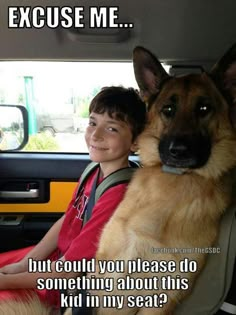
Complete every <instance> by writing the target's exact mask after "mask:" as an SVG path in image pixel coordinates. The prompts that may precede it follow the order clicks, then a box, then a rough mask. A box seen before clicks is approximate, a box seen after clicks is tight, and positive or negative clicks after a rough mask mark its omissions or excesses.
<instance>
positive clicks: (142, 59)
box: [133, 46, 169, 103]
mask: <svg viewBox="0 0 236 315" xmlns="http://www.w3.org/2000/svg"><path fill="white" fill-rule="evenodd" d="M133 66H134V74H135V78H136V81H137V84H138V86H139V89H140V95H141V97H142V99H143V100H144V101H145V102H147V103H149V101H150V99H151V97H152V96H153V95H156V94H157V93H158V92H159V89H160V84H161V82H162V80H163V79H165V78H167V77H169V75H168V74H167V73H166V71H165V69H164V68H163V67H162V65H161V63H160V62H159V60H158V59H157V58H156V57H155V56H154V55H153V54H152V53H151V52H150V51H148V50H147V49H145V48H143V47H140V46H138V47H136V48H135V49H134V51H133Z"/></svg>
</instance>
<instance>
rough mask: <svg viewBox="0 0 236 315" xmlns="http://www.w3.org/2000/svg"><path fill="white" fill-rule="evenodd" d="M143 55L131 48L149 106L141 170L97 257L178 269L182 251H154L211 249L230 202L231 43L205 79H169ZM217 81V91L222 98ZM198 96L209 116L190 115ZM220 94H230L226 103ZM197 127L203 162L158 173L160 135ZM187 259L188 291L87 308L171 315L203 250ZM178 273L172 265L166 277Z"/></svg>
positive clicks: (234, 92)
mask: <svg viewBox="0 0 236 315" xmlns="http://www.w3.org/2000/svg"><path fill="white" fill-rule="evenodd" d="M150 55H151V54H150V53H149V52H147V51H145V49H142V48H137V49H136V50H135V52H134V68H135V73H136V79H137V82H138V84H139V87H140V90H141V94H142V96H143V98H144V99H146V101H147V102H148V103H149V112H148V123H147V126H146V128H145V131H144V132H143V134H142V135H141V137H140V141H139V145H140V157H141V161H142V164H143V168H141V169H139V170H138V171H137V172H136V174H135V176H134V178H133V179H132V182H131V184H130V185H129V188H128V191H127V193H126V196H125V198H124V200H123V201H122V202H121V203H120V205H119V207H118V209H117V210H116V211H115V214H114V215H113V217H112V218H111V220H110V221H109V222H108V224H107V225H106V227H105V229H104V231H103V233H102V236H101V240H100V244H99V248H98V252H97V256H96V259H97V260H113V261H114V260H124V261H126V262H127V261H128V260H136V259H137V258H141V259H142V260H147V261H149V262H151V261H154V260H157V261H162V260H165V261H170V260H174V261H175V262H176V266H177V267H178V263H179V261H180V260H181V259H184V258H185V257H186V254H181V253H161V252H159V253H158V252H157V251H155V250H153V249H158V248H167V249H171V248H172V249H173V248H179V249H181V248H184V249H186V248H198V249H203V248H206V247H211V246H213V244H214V242H215V240H216V237H217V233H218V227H219V222H220V218H221V215H222V213H223V212H224V210H225V209H226V208H227V206H228V205H229V204H230V200H231V188H232V187H231V186H232V184H231V180H230V178H229V177H230V176H228V173H229V171H230V170H231V169H232V168H233V167H234V166H235V165H236V130H235V126H234V124H235V121H234V120H233V118H232V117H233V116H234V113H233V111H234V109H233V106H235V105H236V104H234V103H235V101H236V89H235V86H234V85H235V78H236V67H235V62H236V46H234V47H233V48H232V49H231V50H230V51H229V52H228V53H227V54H226V55H225V56H224V57H223V59H222V60H223V61H220V63H219V64H218V65H217V66H215V68H214V69H213V71H212V74H211V76H212V78H210V76H208V75H207V74H205V73H203V74H199V75H188V76H183V77H180V78H174V79H173V78H172V79H170V80H169V77H168V76H167V74H166V73H165V72H164V70H162V69H161V65H160V64H159V62H158V61H157V60H156V59H155V57H154V56H153V55H151V56H150ZM148 59H149V60H148ZM153 64H154V65H153ZM158 71H159V72H158ZM167 78H168V80H167ZM164 80H165V82H164ZM163 82H164V83H163ZM162 83H163V87H162V86H161V84H162ZM216 86H219V88H220V89H222V93H224V95H225V97H223V96H222V93H221V92H219V90H218V89H217V88H216ZM172 95H177V97H178V100H179V103H180V104H181V106H180V108H179V112H178V115H176V116H175V117H174V118H173V119H172V120H171V121H170V119H167V118H166V117H163V115H162V113H161V108H162V106H163V104H164V105H165V104H166V102H167V103H168V100H170V99H171V96H172ZM202 96H204V97H205V96H207V98H208V100H209V102H210V104H211V106H212V107H213V108H211V110H212V113H211V114H209V115H206V117H204V119H195V116H196V113H195V107H196V99H198V97H202ZM226 99H227V100H229V99H230V101H231V104H228V102H226ZM196 130H207V132H208V134H209V135H210V139H211V146H212V147H211V154H210V156H209V159H208V160H207V162H206V163H205V165H203V166H201V167H199V168H186V169H184V170H183V171H184V173H183V174H182V175H176V174H173V173H167V172H163V170H162V160H161V158H160V156H159V151H158V145H159V142H160V139H161V138H162V137H163V135H168V134H170V135H175V134H183V135H186V134H192V133H193V132H195V131H196ZM187 258H188V259H189V260H195V261H197V264H198V270H197V272H196V273H190V272H188V273H186V274H184V277H186V278H188V280H189V289H188V290H164V292H165V293H167V294H168V302H167V303H166V304H165V305H164V306H163V308H145V307H143V308H140V309H138V308H137V307H135V308H128V307H127V306H126V305H124V307H123V308H122V309H121V310H117V309H112V310H111V309H110V308H102V307H101V308H100V309H98V310H95V311H94V312H95V313H96V314H99V315H105V314H107V315H108V314H114V315H115V314H122V315H128V314H129V315H131V314H139V315H144V314H145V315H152V314H153V315H159V314H162V315H164V314H173V312H174V309H175V307H176V305H177V304H178V303H180V302H181V301H182V299H183V298H184V297H185V296H186V295H187V294H189V292H190V291H191V288H192V286H193V283H194V281H195V279H196V276H197V273H199V272H200V271H201V270H202V268H203V266H204V263H205V261H206V255H205V254H202V253H198V252H197V251H193V252H192V253H189V254H187ZM167 274H170V273H169V272H167V273H164V274H158V273H157V274H153V273H151V272H150V273H134V274H132V275H131V276H132V277H134V278H148V277H153V276H154V275H155V276H158V277H161V276H165V275H167ZM178 274H180V272H179V270H178V268H177V270H176V272H175V273H172V274H171V276H172V277H175V276H177V275H178ZM97 276H98V277H103V278H106V277H114V279H115V281H114V282H115V283H116V279H118V278H119V277H125V276H126V274H118V273H112V274H110V273H109V272H106V273H105V274H98V273H97ZM161 291H163V290H160V292H161ZM160 292H157V291H156V290H148V291H145V290H122V291H120V290H118V289H117V287H116V286H115V290H114V291H112V292H111V293H109V292H101V291H98V292H96V293H95V294H98V295H100V296H101V301H102V295H112V296H115V295H124V296H125V297H127V296H129V295H135V296H137V295H141V296H144V297H145V296H147V295H149V296H150V295H152V294H158V293H160ZM92 293H94V292H92Z"/></svg>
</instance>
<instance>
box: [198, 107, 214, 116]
mask: <svg viewBox="0 0 236 315" xmlns="http://www.w3.org/2000/svg"><path fill="white" fill-rule="evenodd" d="M211 111H212V106H211V105H210V104H199V105H197V107H196V113H197V115H198V116H199V117H202V118H203V117H206V116H207V115H208V114H209V113H210V112H211Z"/></svg>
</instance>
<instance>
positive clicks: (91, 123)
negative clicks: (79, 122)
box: [88, 121, 96, 126]
mask: <svg viewBox="0 0 236 315" xmlns="http://www.w3.org/2000/svg"><path fill="white" fill-rule="evenodd" d="M88 126H96V124H95V122H94V121H89V122H88Z"/></svg>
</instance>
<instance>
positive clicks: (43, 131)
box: [0, 61, 137, 153]
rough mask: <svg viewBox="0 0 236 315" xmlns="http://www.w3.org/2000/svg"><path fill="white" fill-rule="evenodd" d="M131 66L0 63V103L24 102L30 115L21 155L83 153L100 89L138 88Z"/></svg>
mask: <svg viewBox="0 0 236 315" xmlns="http://www.w3.org/2000/svg"><path fill="white" fill-rule="evenodd" d="M132 67H133V66H132V63H131V62H57V61H53V62H50V61H48V62H45V61H30V62H26V61H19V62H16V61H12V62H1V63H0V103H1V104H22V105H24V106H25V107H26V108H27V110H28V114H29V142H28V144H27V145H26V147H25V148H24V149H23V150H24V151H34V152H80V153H84V152H87V148H86V145H85V141H84V131H85V128H86V126H87V124H88V106H89V103H90V101H91V99H92V98H93V97H94V96H95V94H96V93H97V92H98V91H99V90H100V89H101V88H102V87H104V86H109V85H123V86H125V87H134V88H137V84H136V82H135V79H134V74H133V68H132Z"/></svg>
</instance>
